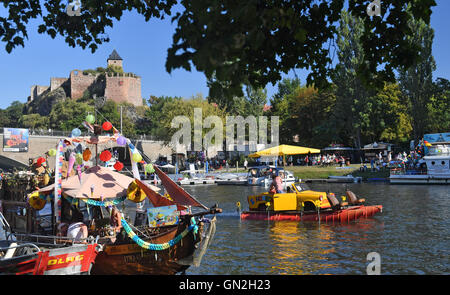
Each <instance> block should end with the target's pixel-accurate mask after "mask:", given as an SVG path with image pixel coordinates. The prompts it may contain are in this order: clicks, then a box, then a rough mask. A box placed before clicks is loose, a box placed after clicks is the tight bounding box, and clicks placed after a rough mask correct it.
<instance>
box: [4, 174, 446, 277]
mask: <svg viewBox="0 0 450 295" xmlns="http://www.w3.org/2000/svg"><path fill="white" fill-rule="evenodd" d="M347 186H348V188H349V189H350V190H352V191H353V192H354V193H355V194H356V195H357V196H358V197H360V198H365V199H366V204H368V205H375V204H381V205H383V212H382V213H381V214H377V215H375V216H374V217H371V218H368V219H359V220H356V221H352V222H349V223H345V224H326V223H320V224H319V223H318V222H303V223H301V222H290V221H254V220H240V218H239V214H238V213H237V211H236V202H238V201H239V202H240V203H241V204H242V206H243V209H245V210H246V209H247V208H248V206H247V199H246V198H247V196H248V195H251V194H257V193H260V192H262V191H264V188H263V187H248V186H217V185H200V186H185V187H184V188H185V189H186V190H187V191H188V192H190V193H191V194H192V195H193V196H195V197H196V198H197V199H198V200H199V201H201V202H202V203H203V204H205V205H207V206H208V207H210V206H212V205H214V204H215V203H217V204H218V205H219V207H220V208H222V209H223V213H222V214H218V215H217V224H216V225H217V229H216V234H215V236H214V239H213V241H212V243H211V245H210V247H209V248H208V250H207V252H206V254H205V255H204V256H203V259H202V262H201V265H200V266H199V267H193V266H192V267H190V268H189V269H188V270H187V271H186V274H201V275H228V274H233V275H258V274H260V275H272V274H273V275H275V274H283V275H284V274H286V275H296V274H366V273H367V271H366V269H367V268H368V265H369V263H371V261H372V260H370V261H368V260H367V256H368V254H369V253H370V252H377V253H378V254H379V257H380V258H381V261H380V267H381V274H450V258H449V257H450V218H449V217H450V204H449V202H450V186H445V185H442V186H441V185H433V186H427V185H390V184H373V183H362V184H347ZM310 188H311V189H314V190H318V191H327V190H330V191H331V192H334V193H336V195H337V196H340V195H342V194H344V192H345V185H344V184H312V185H310ZM2 235H3V233H2V232H1V230H0V236H2ZM1 238H2V239H4V237H1Z"/></svg>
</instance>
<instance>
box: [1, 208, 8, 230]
mask: <svg viewBox="0 0 450 295" xmlns="http://www.w3.org/2000/svg"><path fill="white" fill-rule="evenodd" d="M0 223H1V224H2V227H3V230H4V231H5V232H6V231H8V230H10V229H11V227H10V226H9V223H8V221H7V220H6V218H5V216H4V215H3V213H2V212H1V211H0Z"/></svg>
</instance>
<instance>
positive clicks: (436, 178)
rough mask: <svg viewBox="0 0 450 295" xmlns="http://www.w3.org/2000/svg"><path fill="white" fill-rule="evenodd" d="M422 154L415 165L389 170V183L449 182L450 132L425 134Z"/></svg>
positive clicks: (421, 144)
mask: <svg viewBox="0 0 450 295" xmlns="http://www.w3.org/2000/svg"><path fill="white" fill-rule="evenodd" d="M419 146H421V147H422V148H423V149H424V156H423V157H422V158H421V159H420V160H419V161H418V163H417V164H416V165H415V167H408V166H407V165H405V166H403V165H400V167H395V168H393V169H391V170H390V176H389V181H390V183H391V184H450V133H437V134H425V135H424V138H423V141H422V143H420V144H419Z"/></svg>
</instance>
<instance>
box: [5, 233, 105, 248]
mask: <svg viewBox="0 0 450 295" xmlns="http://www.w3.org/2000/svg"><path fill="white" fill-rule="evenodd" d="M13 235H14V236H15V237H16V240H17V241H23V242H26V241H28V242H30V241H32V242H33V243H35V244H37V245H41V246H49V247H52V246H53V247H55V246H60V245H62V244H72V245H73V244H96V243H97V242H98V239H99V236H97V237H95V238H94V237H93V236H89V237H87V238H81V239H76V238H70V237H63V236H51V235H48V236H47V235H45V236H44V235H36V234H25V233H13Z"/></svg>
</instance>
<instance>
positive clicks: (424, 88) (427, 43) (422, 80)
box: [399, 18, 436, 143]
mask: <svg viewBox="0 0 450 295" xmlns="http://www.w3.org/2000/svg"><path fill="white" fill-rule="evenodd" d="M408 25H409V27H410V30H411V31H412V34H409V35H406V38H405V39H406V40H407V42H408V44H409V46H416V47H418V48H420V53H419V58H420V59H419V61H416V62H414V64H413V65H412V66H411V67H408V68H401V69H399V82H400V87H401V89H402V92H403V95H404V96H405V98H406V99H407V102H408V113H409V115H410V118H411V124H412V128H413V135H414V140H415V142H416V143H417V142H418V140H419V139H421V138H422V137H423V135H424V133H425V130H426V126H427V124H428V120H429V112H428V105H429V104H430V101H431V97H432V92H433V71H434V70H435V69H436V63H435V61H434V58H433V55H432V47H433V38H434V31H433V29H432V28H431V26H430V25H428V24H427V23H426V22H424V21H422V20H420V19H414V18H413V19H410V21H409V22H408Z"/></svg>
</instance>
